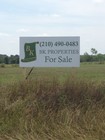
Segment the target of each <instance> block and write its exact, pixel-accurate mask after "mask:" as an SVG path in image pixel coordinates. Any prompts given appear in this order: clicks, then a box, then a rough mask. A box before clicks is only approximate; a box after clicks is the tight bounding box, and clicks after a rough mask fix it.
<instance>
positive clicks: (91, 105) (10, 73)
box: [0, 63, 105, 140]
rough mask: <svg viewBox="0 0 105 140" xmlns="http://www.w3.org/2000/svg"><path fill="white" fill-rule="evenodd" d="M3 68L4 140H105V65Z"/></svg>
mask: <svg viewBox="0 0 105 140" xmlns="http://www.w3.org/2000/svg"><path fill="white" fill-rule="evenodd" d="M29 70H30V68H28V69H25V68H24V69H23V68H19V67H18V66H14V65H12V66H5V67H0V140H105V64H96V63H83V64H81V66H80V68H34V70H33V71H32V73H31V75H30V76H29V78H28V80H25V77H26V76H27V74H28V72H29Z"/></svg>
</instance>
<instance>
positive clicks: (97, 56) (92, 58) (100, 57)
mask: <svg viewBox="0 0 105 140" xmlns="http://www.w3.org/2000/svg"><path fill="white" fill-rule="evenodd" d="M80 62H99V63H100V64H101V63H104V62H105V54H101V53H98V51H97V50H96V49H95V48H91V54H90V55H89V54H88V53H87V52H85V53H84V54H83V55H81V56H80Z"/></svg>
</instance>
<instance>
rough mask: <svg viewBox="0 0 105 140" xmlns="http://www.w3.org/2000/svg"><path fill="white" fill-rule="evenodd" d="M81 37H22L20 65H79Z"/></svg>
mask: <svg viewBox="0 0 105 140" xmlns="http://www.w3.org/2000/svg"><path fill="white" fill-rule="evenodd" d="M79 66H80V37H78V36H76V37H75V36H73V37H20V67H79Z"/></svg>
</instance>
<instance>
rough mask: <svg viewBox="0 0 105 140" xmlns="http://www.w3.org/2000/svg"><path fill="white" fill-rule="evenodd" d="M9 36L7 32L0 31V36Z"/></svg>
mask: <svg viewBox="0 0 105 140" xmlns="http://www.w3.org/2000/svg"><path fill="white" fill-rule="evenodd" d="M9 36H11V35H10V34H8V33H2V32H0V37H9Z"/></svg>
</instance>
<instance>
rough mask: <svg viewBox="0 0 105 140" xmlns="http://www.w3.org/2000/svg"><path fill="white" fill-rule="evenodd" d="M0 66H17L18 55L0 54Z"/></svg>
mask: <svg viewBox="0 0 105 140" xmlns="http://www.w3.org/2000/svg"><path fill="white" fill-rule="evenodd" d="M0 64H19V55H10V56H8V55H3V54H0Z"/></svg>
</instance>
